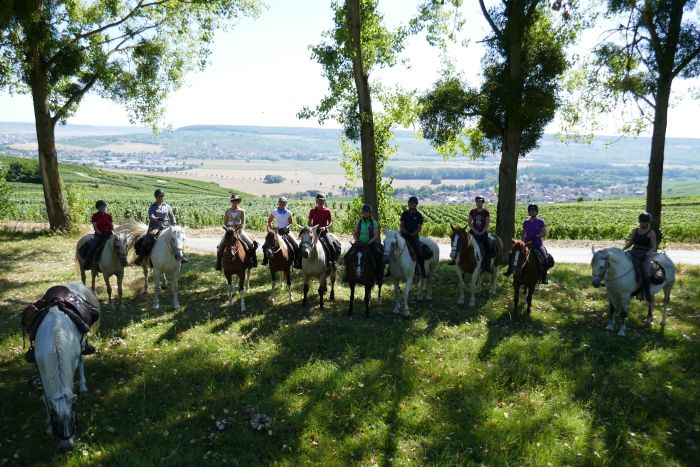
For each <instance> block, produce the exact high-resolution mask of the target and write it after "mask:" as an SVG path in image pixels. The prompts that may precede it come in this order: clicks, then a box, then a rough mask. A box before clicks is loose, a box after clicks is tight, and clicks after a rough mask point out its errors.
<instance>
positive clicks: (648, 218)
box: [639, 212, 651, 222]
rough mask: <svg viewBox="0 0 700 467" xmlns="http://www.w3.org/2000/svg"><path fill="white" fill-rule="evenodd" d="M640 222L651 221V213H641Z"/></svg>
mask: <svg viewBox="0 0 700 467" xmlns="http://www.w3.org/2000/svg"><path fill="white" fill-rule="evenodd" d="M639 222H651V214H649V213H648V212H643V213H641V214H640V215H639Z"/></svg>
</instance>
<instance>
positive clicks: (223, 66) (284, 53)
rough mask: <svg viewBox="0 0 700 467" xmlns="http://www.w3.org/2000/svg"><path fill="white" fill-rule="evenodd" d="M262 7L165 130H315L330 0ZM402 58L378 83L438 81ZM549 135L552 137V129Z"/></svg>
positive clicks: (681, 126)
mask: <svg viewBox="0 0 700 467" xmlns="http://www.w3.org/2000/svg"><path fill="white" fill-rule="evenodd" d="M265 3H266V4H267V5H268V8H267V9H266V10H265V11H263V12H262V14H261V15H260V16H259V17H258V18H257V19H251V18H243V19H241V20H240V21H239V23H238V24H237V25H236V26H235V27H234V28H232V29H231V30H230V31H228V32H219V33H217V35H216V38H215V41H214V44H213V46H212V55H211V57H210V64H209V66H208V67H207V68H206V70H205V71H203V72H193V73H191V74H190V75H188V80H187V81H188V83H187V84H186V85H185V86H184V87H183V88H181V89H180V90H178V91H176V92H174V93H172V94H171V96H170V97H169V98H168V101H167V104H166V108H167V114H166V118H165V122H164V123H165V125H170V126H172V127H173V128H179V127H182V126H186V125H204V124H210V125H214V124H216V125H261V126H306V127H309V126H310V127H317V126H318V122H316V121H315V120H299V119H297V118H296V114H297V112H298V111H299V110H300V109H301V108H302V107H304V106H309V107H312V108H313V107H314V106H315V105H316V104H317V103H318V102H319V101H320V100H321V99H322V98H323V96H324V95H325V94H326V92H327V82H326V80H325V78H324V77H323V76H322V71H321V67H320V66H319V65H318V64H317V63H316V62H315V61H313V60H312V59H311V56H310V51H309V46H310V45H312V44H317V43H319V42H320V40H321V34H322V32H323V31H325V30H328V29H330V28H331V27H332V18H333V15H332V11H331V8H330V0H297V1H290V0H267V1H266V2H265ZM418 3H419V1H418V0H381V2H380V9H381V11H382V12H383V13H384V17H385V20H386V23H387V24H389V25H390V26H392V25H393V26H395V25H397V24H399V23H401V22H404V23H405V22H406V21H407V20H408V19H409V18H410V17H411V15H413V14H414V12H415V9H416V5H417V4H418ZM465 3H466V4H467V6H465V7H464V10H463V14H464V16H465V18H466V20H467V26H466V27H465V30H467V31H468V33H469V35H470V36H471V37H472V40H471V42H470V44H469V47H466V48H465V47H455V48H454V49H453V52H454V55H453V56H454V58H455V59H456V62H457V65H458V68H460V69H461V70H462V72H463V76H464V77H465V78H466V80H467V81H468V82H470V84H472V85H477V84H478V79H479V68H480V59H481V56H482V54H483V47H482V46H481V44H479V43H478V40H479V39H480V38H482V37H484V36H485V35H486V33H487V25H486V23H485V21H484V19H483V17H482V16H481V13H480V11H479V9H478V4H477V2H476V1H467V2H465ZM581 50H585V47H581ZM403 56H404V57H408V58H409V63H410V65H409V67H396V68H395V69H392V70H381V71H379V72H378V73H377V76H378V77H379V78H380V79H381V80H382V82H383V83H385V84H389V85H391V84H396V83H400V84H401V86H402V87H404V88H406V89H414V88H415V89H420V90H426V89H428V88H430V87H431V85H432V84H433V83H434V82H435V81H436V80H437V79H438V70H439V69H440V63H439V60H438V54H437V51H436V50H435V49H431V48H430V47H429V46H428V45H427V44H426V43H425V41H424V40H423V39H422V38H420V37H415V38H412V39H411V40H410V41H409V44H408V47H407V49H406V51H405V52H404V54H403ZM693 85H694V86H696V87H697V86H699V85H700V82H698V80H695V81H694V82H692V83H675V84H674V89H675V90H677V91H683V90H685V89H686V88H688V87H689V86H693ZM677 94H678V93H677ZM678 95H682V93H680V94H678ZM698 115H700V101H698V100H697V99H696V100H692V99H691V98H689V97H683V98H677V99H676V100H675V103H674V108H673V109H671V111H670V112H669V125H668V131H667V136H669V137H698V136H699V135H698V132H697V123H696V119H697V116H698ZM0 121H4V122H33V121H34V116H33V111H32V103H31V98H30V96H28V95H14V96H11V95H9V94H7V93H1V92H0ZM68 123H74V124H90V125H109V126H128V125H130V123H129V119H128V115H127V113H126V111H125V110H124V109H123V108H121V106H119V105H117V104H114V103H112V102H110V101H107V100H104V99H101V98H99V97H97V96H94V95H88V96H86V98H85V99H83V102H82V103H81V104H80V107H79V109H78V111H77V113H76V114H75V115H74V116H73V117H71V118H70V119H69V120H68ZM326 126H328V127H334V126H337V124H333V123H328V124H327V125H326ZM609 128H610V129H609V130H608V131H603V133H604V134H612V133H614V131H613V130H612V128H613V122H610V124H609ZM547 132H549V133H552V132H556V124H552V125H550V127H548V128H547Z"/></svg>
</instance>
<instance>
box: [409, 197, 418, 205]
mask: <svg viewBox="0 0 700 467" xmlns="http://www.w3.org/2000/svg"><path fill="white" fill-rule="evenodd" d="M411 203H413V204H418V198H416V197H415V196H411V197H410V198H408V204H411Z"/></svg>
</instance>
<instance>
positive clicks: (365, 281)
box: [347, 244, 384, 318]
mask: <svg viewBox="0 0 700 467" xmlns="http://www.w3.org/2000/svg"><path fill="white" fill-rule="evenodd" d="M378 248H380V249H381V245H378ZM351 250H352V251H351V252H349V253H348V254H349V255H350V256H349V257H348V261H347V273H348V285H349V286H350V308H348V316H350V315H352V307H353V303H354V302H355V286H356V285H357V284H360V285H364V287H365V318H369V300H370V298H371V296H372V287H374V284H375V283H376V284H377V288H378V292H377V301H378V302H379V304H381V303H382V282H383V279H384V263H383V262H380V263H379V264H376V262H375V259H374V258H373V257H372V254H371V253H370V250H369V247H367V245H362V246H360V245H358V244H355V245H354V246H353V247H352V248H351Z"/></svg>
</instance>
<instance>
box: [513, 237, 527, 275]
mask: <svg viewBox="0 0 700 467" xmlns="http://www.w3.org/2000/svg"><path fill="white" fill-rule="evenodd" d="M531 244H532V242H527V243H525V242H522V241H520V240H513V275H514V276H519V275H520V273H522V272H523V269H524V268H525V265H526V264H527V263H528V261H529V260H530V245H531Z"/></svg>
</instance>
